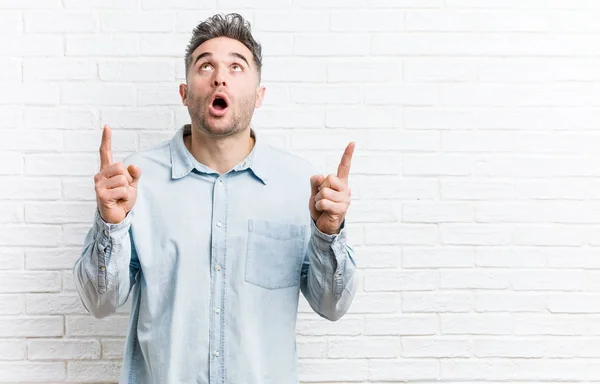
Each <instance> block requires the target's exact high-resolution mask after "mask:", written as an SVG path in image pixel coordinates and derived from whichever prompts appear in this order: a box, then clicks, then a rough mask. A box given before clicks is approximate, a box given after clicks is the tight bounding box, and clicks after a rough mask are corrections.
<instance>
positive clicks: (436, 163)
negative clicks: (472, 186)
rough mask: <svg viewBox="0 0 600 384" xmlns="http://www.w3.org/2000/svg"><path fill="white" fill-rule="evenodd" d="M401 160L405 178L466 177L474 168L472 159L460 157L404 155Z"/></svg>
mask: <svg viewBox="0 0 600 384" xmlns="http://www.w3.org/2000/svg"><path fill="white" fill-rule="evenodd" d="M403 159H404V163H403V166H402V169H403V174H404V175H407V176H414V175H420V176H467V175H470V174H472V172H473V168H474V164H473V162H474V160H473V158H472V157H469V156H462V155H446V154H443V155H406V156H404V157H403Z"/></svg>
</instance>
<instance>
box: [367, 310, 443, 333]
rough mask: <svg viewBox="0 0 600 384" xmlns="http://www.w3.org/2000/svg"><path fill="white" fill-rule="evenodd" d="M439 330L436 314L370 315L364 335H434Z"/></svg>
mask: <svg viewBox="0 0 600 384" xmlns="http://www.w3.org/2000/svg"><path fill="white" fill-rule="evenodd" d="M438 332H439V321H438V319H437V315H413V314H408V315H402V316H370V317H367V319H366V329H365V334H366V335H378V336H383V335H412V336H419V335H422V336H426V335H435V334H437V333H438Z"/></svg>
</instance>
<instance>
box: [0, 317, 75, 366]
mask: <svg viewBox="0 0 600 384" xmlns="http://www.w3.org/2000/svg"><path fill="white" fill-rule="evenodd" d="M0 325H1V327H0V337H55V336H62V335H63V328H64V321H63V317H62V316H30V317H20V316H3V317H0ZM0 372H4V371H0Z"/></svg>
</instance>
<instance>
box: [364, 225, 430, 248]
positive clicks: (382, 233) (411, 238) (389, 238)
mask: <svg viewBox="0 0 600 384" xmlns="http://www.w3.org/2000/svg"><path fill="white" fill-rule="evenodd" d="M365 238H366V239H365V241H366V242H367V243H368V244H377V245H392V244H397V245H434V244H436V243H437V238H438V230H437V227H436V226H435V225H428V224H396V225H382V224H376V225H370V226H368V227H367V229H366V234H365Z"/></svg>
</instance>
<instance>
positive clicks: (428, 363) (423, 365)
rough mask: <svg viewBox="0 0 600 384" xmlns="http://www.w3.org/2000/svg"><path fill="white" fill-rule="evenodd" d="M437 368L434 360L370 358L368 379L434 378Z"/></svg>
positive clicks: (437, 374) (436, 375)
mask: <svg viewBox="0 0 600 384" xmlns="http://www.w3.org/2000/svg"><path fill="white" fill-rule="evenodd" d="M439 370H440V368H439V363H438V362H437V361H435V360H420V361H419V360H402V361H400V362H398V361H393V360H370V361H369V380H373V381H408V380H436V379H437V378H438V377H439Z"/></svg>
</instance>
